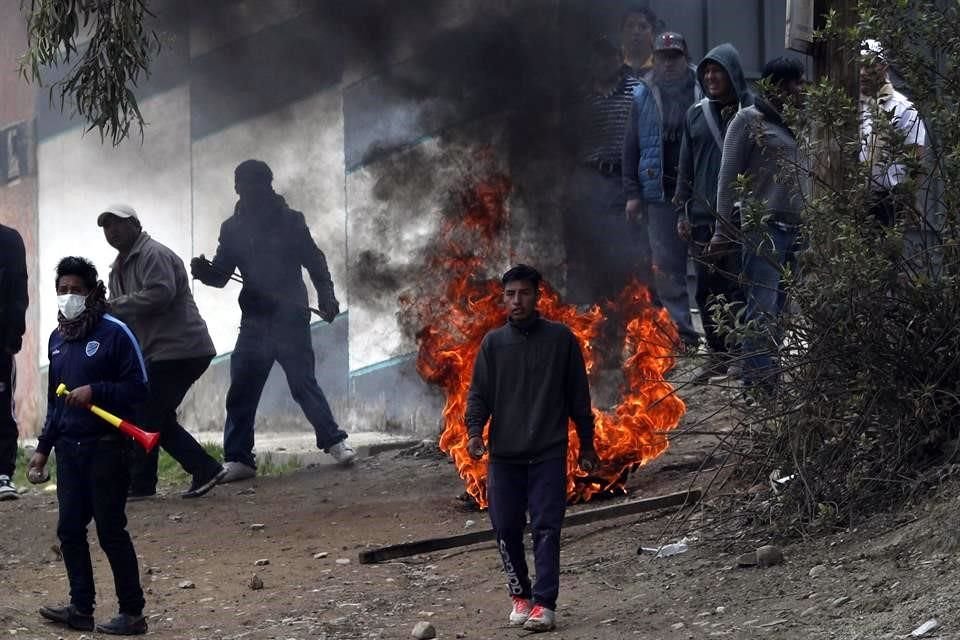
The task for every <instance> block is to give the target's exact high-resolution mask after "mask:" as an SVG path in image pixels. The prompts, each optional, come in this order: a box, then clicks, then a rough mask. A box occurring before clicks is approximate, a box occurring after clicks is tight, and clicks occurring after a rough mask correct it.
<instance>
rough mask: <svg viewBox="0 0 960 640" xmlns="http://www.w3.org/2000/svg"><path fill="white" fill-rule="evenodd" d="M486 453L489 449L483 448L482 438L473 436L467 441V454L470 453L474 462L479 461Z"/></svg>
mask: <svg viewBox="0 0 960 640" xmlns="http://www.w3.org/2000/svg"><path fill="white" fill-rule="evenodd" d="M486 452H487V448H486V447H485V446H483V438H481V437H480V436H471V438H470V439H469V440H468V441H467V453H469V454H470V457H471V458H473V459H474V460H479V459H480V458H482V457H483V454H485V453H486Z"/></svg>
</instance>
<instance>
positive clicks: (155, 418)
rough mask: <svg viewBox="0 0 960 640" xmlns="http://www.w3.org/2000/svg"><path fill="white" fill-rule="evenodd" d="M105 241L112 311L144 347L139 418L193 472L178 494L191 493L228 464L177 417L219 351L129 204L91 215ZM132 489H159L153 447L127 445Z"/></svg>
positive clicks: (184, 283) (145, 493)
mask: <svg viewBox="0 0 960 640" xmlns="http://www.w3.org/2000/svg"><path fill="white" fill-rule="evenodd" d="M97 224H98V225H99V226H100V227H101V228H102V229H103V235H104V237H105V238H106V240H107V244H109V245H110V246H111V247H113V248H114V249H116V250H117V258H116V260H114V262H113V264H112V265H111V266H110V278H109V281H110V298H109V300H108V304H109V305H110V310H111V312H113V314H114V315H116V316H117V317H118V318H120V319H121V320H123V321H124V322H125V323H126V324H127V325H128V326H129V327H131V328H132V329H133V332H134V334H136V336H137V339H138V340H139V341H140V344H141V346H142V348H143V355H144V358H145V359H146V362H147V373H148V375H149V377H150V394H149V396H148V397H147V401H146V402H145V403H144V404H143V406H142V407H141V409H140V413H139V418H138V423H139V425H140V426H141V427H142V428H143V429H146V430H147V431H158V432H159V433H160V446H161V447H163V448H164V450H166V452H167V453H169V454H170V456H171V457H172V458H173V459H174V460H176V461H177V462H178V463H180V466H182V467H183V468H184V470H185V471H186V472H187V473H189V474H190V475H191V476H192V478H193V479H192V481H191V483H190V487H189V488H188V489H187V490H186V492H184V493H183V494H182V495H183V497H184V498H197V497H200V496H202V495H204V494H205V493H207V492H208V491H210V489H212V488H213V486H214V485H216V484H217V482H219V481H220V480H221V479H223V476H224V475H225V473H226V471H225V470H224V468H223V466H222V465H221V464H220V463H219V462H217V461H216V460H214V459H213V457H211V456H210V454H208V453H207V452H206V451H204V449H203V447H202V446H200V444H199V443H198V442H197V441H196V439H195V438H194V437H193V436H192V435H190V432H188V431H187V430H186V429H185V428H183V426H182V425H181V424H180V423H179V421H178V420H177V407H179V406H180V403H181V402H183V398H184V396H185V395H186V394H187V391H189V389H190V387H191V386H192V385H193V383H194V382H196V381H197V379H198V378H200V376H201V375H202V374H203V372H204V371H206V370H207V367H209V366H210V362H211V360H213V357H214V356H215V355H216V354H217V350H216V349H215V348H214V346H213V340H211V339H210V334H209V332H208V331H207V325H206V323H205V322H204V321H203V318H202V317H200V312H199V310H198V309H197V305H196V303H195V302H194V301H193V293H192V292H191V291H190V278H189V277H188V276H187V270H186V268H185V267H184V265H183V260H181V259H180V256H178V255H177V254H176V253H174V252H173V251H172V250H171V249H170V248H168V247H166V246H164V245H162V244H160V243H159V242H157V241H156V240H154V239H153V238H151V237H150V235H149V234H148V233H147V232H146V231H144V230H143V228H142V226H141V224H140V218H139V216H137V212H136V211H135V210H134V209H133V207H131V206H129V205H125V204H114V205H110V206H108V207H106V208H104V210H103V211H102V212H101V213H100V215H99V216H98V217H97ZM130 457H131V474H130V475H131V478H130V496H131V498H133V499H138V498H147V497H151V496H153V495H155V494H156V491H157V460H158V458H159V452H158V449H156V448H155V449H154V450H153V451H152V452H151V453H150V454H145V453H144V452H143V449H142V448H141V447H134V448H133V450H132V451H131V456H130Z"/></svg>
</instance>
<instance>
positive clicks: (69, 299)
mask: <svg viewBox="0 0 960 640" xmlns="http://www.w3.org/2000/svg"><path fill="white" fill-rule="evenodd" d="M57 306H58V307H60V313H61V314H62V315H63V317H64V318H66V319H67V320H73V319H74V318H76V317H77V316H78V315H80V314H81V313H83V310H84V309H86V308H87V297H86V296H81V295H79V294H76V293H68V294H65V295H62V296H57Z"/></svg>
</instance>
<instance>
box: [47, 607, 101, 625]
mask: <svg viewBox="0 0 960 640" xmlns="http://www.w3.org/2000/svg"><path fill="white" fill-rule="evenodd" d="M40 615H41V616H42V617H44V618H46V619H47V620H49V621H51V622H57V623H59V624H65V625H67V626H68V627H70V628H71V629H74V630H76V631H93V613H92V612H91V613H83V612H82V611H80V610H79V609H77V608H76V607H75V606H73V605H72V604H68V605H67V606H65V607H40Z"/></svg>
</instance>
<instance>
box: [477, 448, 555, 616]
mask: <svg viewBox="0 0 960 640" xmlns="http://www.w3.org/2000/svg"><path fill="white" fill-rule="evenodd" d="M487 497H488V498H489V501H490V522H491V524H492V525H493V529H494V531H496V534H497V549H498V550H499V551H500V558H501V560H502V561H503V570H504V572H505V573H506V574H507V590H508V591H509V592H510V595H511V596H519V597H521V598H533V601H534V602H535V603H536V604H539V605H541V606H543V607H546V608H547V609H556V608H557V594H558V593H559V592H560V527H561V525H562V524H563V515H564V513H565V512H566V509H567V460H566V457H563V458H556V459H554V460H544V461H543V462H537V463H534V464H511V463H505V462H496V461H491V462H490V465H489V467H488V475H487ZM528 510H529V511H530V534H531V536H532V537H533V561H534V565H535V568H536V571H537V581H536V583H535V584H533V585H532V587H531V584H530V575H529V572H528V569H527V558H526V554H525V552H524V549H523V531H524V528H525V527H526V525H527V511H528Z"/></svg>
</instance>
